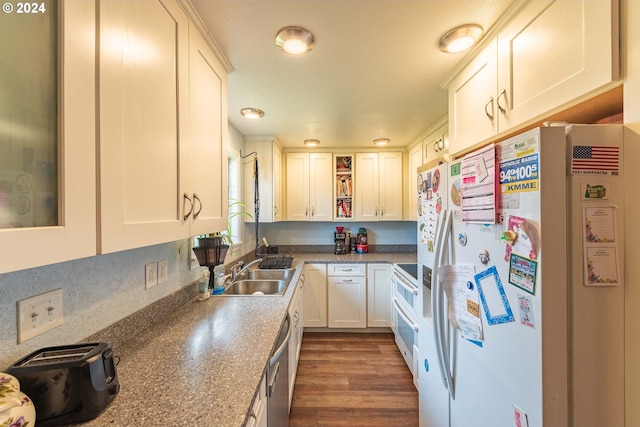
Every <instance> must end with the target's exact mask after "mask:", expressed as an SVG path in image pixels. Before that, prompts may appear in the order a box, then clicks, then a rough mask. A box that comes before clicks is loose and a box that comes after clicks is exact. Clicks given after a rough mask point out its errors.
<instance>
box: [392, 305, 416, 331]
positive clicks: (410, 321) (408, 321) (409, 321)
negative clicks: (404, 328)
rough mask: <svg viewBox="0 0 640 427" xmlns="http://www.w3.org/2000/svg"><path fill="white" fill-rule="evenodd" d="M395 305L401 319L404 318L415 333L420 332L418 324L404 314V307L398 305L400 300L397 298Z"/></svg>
mask: <svg viewBox="0 0 640 427" xmlns="http://www.w3.org/2000/svg"><path fill="white" fill-rule="evenodd" d="M393 305H395V306H396V311H397V312H398V314H399V315H400V317H402V318H403V319H404V321H405V322H407V324H408V325H409V326H411V329H413V330H414V331H415V332H418V324H417V323H416V322H414V321H413V320H411V319H410V318H409V316H407V315H406V314H404V311H402V307H400V304H398V299H397V298H396V297H393Z"/></svg>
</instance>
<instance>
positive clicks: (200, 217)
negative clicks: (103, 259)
mask: <svg viewBox="0 0 640 427" xmlns="http://www.w3.org/2000/svg"><path fill="white" fill-rule="evenodd" d="M99 12H100V45H99V50H100V51H99V76H100V81H99V93H100V103H99V108H100V113H99V114H100V131H99V170H100V173H99V186H98V188H99V194H98V196H99V210H100V221H101V228H100V233H99V237H100V251H101V252H102V253H108V252H114V251H120V250H124V249H130V248H135V247H141V246H147V245H152V244H157V243H161V242H166V241H174V240H178V239H181V238H184V237H187V236H189V235H195V234H202V233H206V232H213V231H219V230H223V229H225V228H226V216H227V203H226V151H224V144H223V143H222V142H223V141H222V138H223V135H226V133H227V128H226V126H227V111H226V73H225V71H224V69H223V67H222V66H220V64H219V62H218V61H217V60H216V57H215V55H213V54H212V53H211V52H210V51H209V49H208V47H207V45H206V43H205V42H204V40H203V39H202V37H201V36H200V34H199V33H198V32H197V31H195V30H194V31H192V32H191V34H190V32H189V19H188V17H187V15H186V14H185V12H184V11H183V9H182V8H181V7H180V6H179V5H178V4H177V3H176V1H175V0H145V1H136V2H127V1H109V2H100V11H99ZM190 37H191V44H190V40H189V39H190ZM190 46H191V48H190Z"/></svg>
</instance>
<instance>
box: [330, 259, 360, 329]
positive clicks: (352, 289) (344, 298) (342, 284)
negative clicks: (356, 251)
mask: <svg viewBox="0 0 640 427" xmlns="http://www.w3.org/2000/svg"><path fill="white" fill-rule="evenodd" d="M327 282H328V286H327V287H328V300H329V302H328V317H329V319H328V325H329V327H330V328H366V327H367V277H366V269H365V264H329V265H328V280H327Z"/></svg>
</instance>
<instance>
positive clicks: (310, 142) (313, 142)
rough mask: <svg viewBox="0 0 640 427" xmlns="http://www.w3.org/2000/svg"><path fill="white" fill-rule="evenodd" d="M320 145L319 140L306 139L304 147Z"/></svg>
mask: <svg viewBox="0 0 640 427" xmlns="http://www.w3.org/2000/svg"><path fill="white" fill-rule="evenodd" d="M318 144H320V141H318V140H317V139H305V140H304V145H306V146H307V147H315V146H316V145H318Z"/></svg>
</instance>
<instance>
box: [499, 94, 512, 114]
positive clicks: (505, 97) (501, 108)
mask: <svg viewBox="0 0 640 427" xmlns="http://www.w3.org/2000/svg"><path fill="white" fill-rule="evenodd" d="M502 96H504V99H505V101H507V107H508V106H509V100H508V99H507V90H506V89H502V92H500V95H498V97H497V98H496V104H497V105H498V110H500V112H501V113H502V114H504V113H506V112H507V110H505V109H504V108H503V107H502V105H500V97H502Z"/></svg>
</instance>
